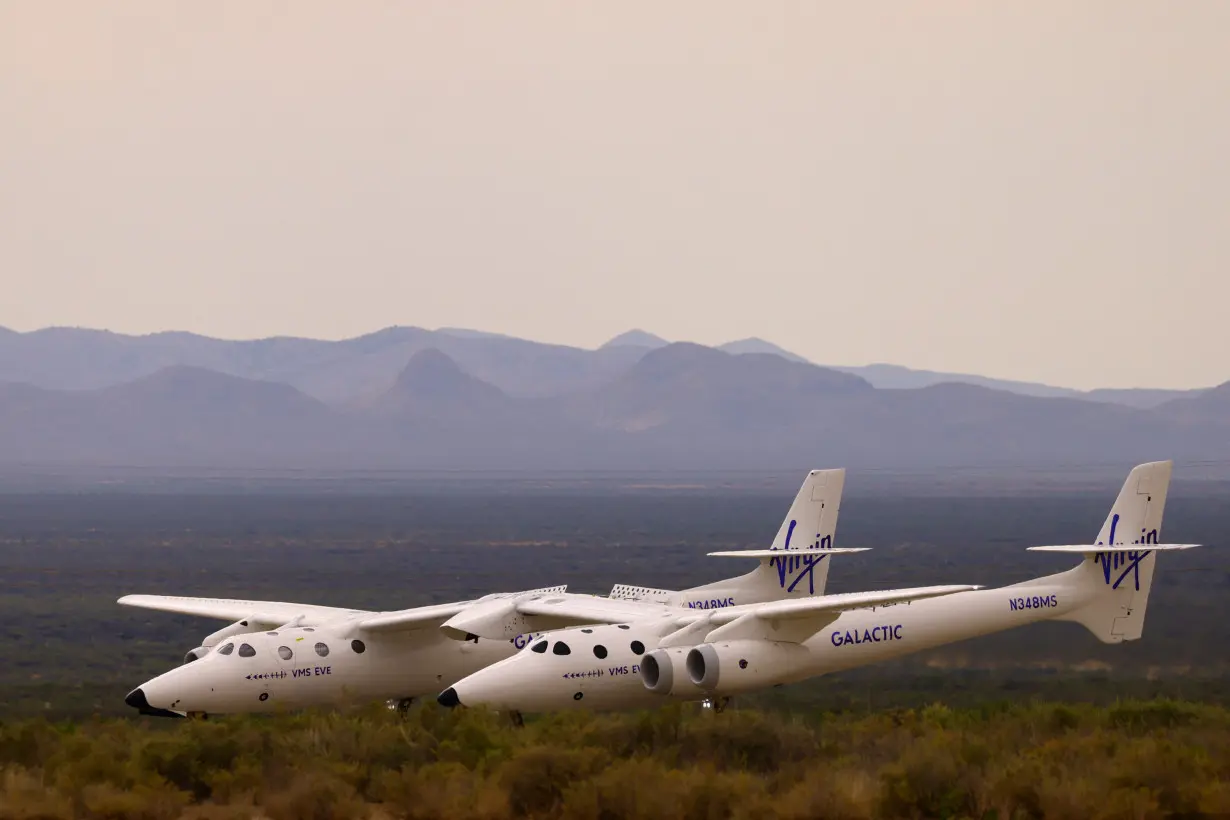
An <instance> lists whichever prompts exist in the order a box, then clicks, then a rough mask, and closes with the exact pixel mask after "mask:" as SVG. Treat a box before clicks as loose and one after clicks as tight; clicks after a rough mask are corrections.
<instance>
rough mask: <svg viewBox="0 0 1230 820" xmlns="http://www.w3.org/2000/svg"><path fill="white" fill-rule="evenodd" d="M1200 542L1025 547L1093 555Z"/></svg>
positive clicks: (1174, 547)
mask: <svg viewBox="0 0 1230 820" xmlns="http://www.w3.org/2000/svg"><path fill="white" fill-rule="evenodd" d="M1198 546H1200V544H1111V545H1110V546H1106V545H1105V544H1061V545H1058V546H1050V547H1027V549H1028V550H1029V551H1030V552H1066V553H1074V554H1077V555H1093V554H1094V553H1097V552H1139V551H1140V550H1189V549H1193V548H1194V547H1198Z"/></svg>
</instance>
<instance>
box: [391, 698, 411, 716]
mask: <svg viewBox="0 0 1230 820" xmlns="http://www.w3.org/2000/svg"><path fill="white" fill-rule="evenodd" d="M385 705H387V706H388V707H389V711H390V712H397V714H399V715H403V716H404V715H405V714H406V712H409V711H410V707H411V706H413V705H414V698H401V699H400V700H390V701H386V704H385Z"/></svg>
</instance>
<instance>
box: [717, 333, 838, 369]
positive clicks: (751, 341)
mask: <svg viewBox="0 0 1230 820" xmlns="http://www.w3.org/2000/svg"><path fill="white" fill-rule="evenodd" d="M718 350H724V351H726V352H727V353H736V354H743V353H769V354H772V355H774V356H781V357H782V358H783V359H787V360H789V361H792V362H806V361H807V359H805V358H803V357H802V356H800V355H798V354H797V353H791V352H790V351H789V350H786V349H785V348H784V347H779V346H777V345H775V344H773V343H772V342H766V341H765V340H764V339H757V338H756V337H754V336H753V337H751V338H748V339H740V340H738V341H737V342H727V343H726V344H723V345H718ZM834 369H837V368H834Z"/></svg>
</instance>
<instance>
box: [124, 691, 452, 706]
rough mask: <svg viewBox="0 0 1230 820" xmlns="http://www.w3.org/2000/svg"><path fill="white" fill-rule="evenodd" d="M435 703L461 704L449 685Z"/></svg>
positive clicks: (443, 704)
mask: <svg viewBox="0 0 1230 820" xmlns="http://www.w3.org/2000/svg"><path fill="white" fill-rule="evenodd" d="M137 691H138V692H139V691H141V690H140V689H138V690H137ZM436 703H438V704H440V705H441V706H444V707H447V708H449V709H452V708H453V707H454V706H460V705H461V698H459V697H457V690H456V689H454V688H453V687H451V686H450V687H449V688H447V689H445V690H444V691H443V692H441V693H440V696H439V697H438V698H436Z"/></svg>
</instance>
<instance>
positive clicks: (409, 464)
mask: <svg viewBox="0 0 1230 820" xmlns="http://www.w3.org/2000/svg"><path fill="white" fill-rule="evenodd" d="M422 333H428V334H429V333H430V332H428V331H414V330H413V329H402V330H397V331H391V332H389V333H388V336H389V338H388V339H384V340H371V339H362V340H352V344H354V345H361V346H364V347H365V348H366V349H367V351H368V352H369V353H371V354H378V355H382V356H386V355H391V354H389V353H388V352H387V351H388V349H389V348H390V347H392V348H393V349H397V348H398V346H399V345H401V344H404V343H405V342H407V340H409V341H412V342H414V343H417V342H418V341H419V339H420V336H419V334H422ZM429 338H435V339H438V338H440V337H439V336H429ZM464 341H467V342H474V343H481V342H483V341H485V340H464ZM523 344H529V343H523ZM514 352H515V351H514ZM488 361H489V360H488ZM512 361H514V362H516V361H517V359H515V358H514V359H513V360H512ZM520 361H522V362H526V361H533V358H532V357H523V358H522V359H521V360H520ZM1228 419H1230V385H1223V386H1222V387H1219V388H1217V389H1215V390H1211V391H1208V392H1207V393H1205V394H1202V395H1198V396H1192V397H1188V398H1184V399H1177V400H1173V401H1171V402H1168V403H1166V404H1165V405H1163V406H1161V407H1159V408H1156V409H1140V408H1132V407H1124V406H1120V405H1114V404H1108V403H1102V402H1092V401H1086V400H1081V399H1073V398H1064V397H1059V398H1052V397H1031V396H1021V395H1018V394H1015V393H1011V392H1007V391H1003V390H994V389H990V388H985V387H979V386H976V385H968V384H956V383H946V384H938V385H931V386H928V387H925V388H919V389H895V390H884V389H876V388H875V387H873V386H872V385H871V384H869V383H868V382H867V381H866V380H864V379H862V378H859V377H858V376H855V375H853V374H850V373H845V372H841V371H839V370H834V369H831V368H823V367H818V366H816V365H812V364H807V363H802V362H794V361H789V360H787V359H785V358H783V357H781V356H778V355H775V354H765V353H747V354H738V355H734V354H729V353H726V352H724V351H720V350H715V349H712V348H707V347H703V346H700V345H695V344H687V343H676V344H670V345H667V346H665V347H662V348H659V349H656V350H652V351H648V352H645V353H644V354H643V355H641V356H640V357H639V358H637V359H636V360H635V361H633V362H632V363H631V364H629V365H627V366H626V367H625V368H623V370H622V371H621V372H620V373H619V374H618V375H616V376H614V377H613V378H610V379H609V380H607V381H605V382H601V383H598V384H596V385H595V386H592V387H590V388H588V389H585V390H580V391H576V392H573V393H570V394H568V395H565V396H562V397H542V396H538V397H535V396H524V395H522V396H516V395H510V394H509V393H507V392H506V391H504V390H502V389H500V388H499V387H497V386H495V385H493V384H491V383H489V382H487V381H486V380H484V379H482V378H480V377H478V376H477V375H475V374H474V373H472V372H471V371H469V370H468V369H467V368H466V367H465V366H464V365H463V363H462V362H460V361H458V360H456V359H454V358H453V357H452V356H450V355H449V354H447V353H445V352H444V351H442V350H440V349H437V348H434V347H433V348H424V349H417V350H415V351H414V352H413V353H411V354H410V355H409V356H407V358H406V360H405V361H404V362H403V363H402V366H401V367H400V368H399V371H398V373H397V375H396V376H395V377H394V379H393V380H392V382H391V383H390V384H389V385H388V386H387V387H386V388H385V389H384V390H382V391H379V392H377V393H374V394H373V395H372V397H371V398H370V400H368V401H366V402H358V403H353V404H351V405H349V406H347V407H344V408H343V407H331V406H329V405H326V404H324V403H322V402H320V401H317V400H316V399H313V398H311V397H309V396H307V395H305V394H304V393H302V392H300V391H299V390H297V389H295V388H294V387H291V386H289V385H286V384H278V383H273V382H266V381H259V380H252V379H245V378H240V377H236V376H232V375H228V374H223V373H218V372H216V371H211V370H207V369H203V368H199V367H188V366H181V365H176V366H172V367H168V368H163V369H161V370H159V371H157V372H156V373H153V374H151V375H148V376H143V377H141V378H139V379H136V380H133V381H130V382H127V383H125V384H120V385H113V386H109V387H105V388H98V389H94V390H75V391H69V390H49V389H46V388H41V387H37V386H33V385H28V384H2V385H0V469H3V468H4V467H5V466H6V465H9V466H11V465H15V464H21V465H31V464H34V465H51V466H55V467H57V468H65V467H71V466H73V465H86V466H100V465H101V466H107V465H111V466H117V465H118V466H136V467H139V466H152V467H176V468H181V469H197V468H201V469H207V468H213V467H228V468H243V469H286V468H291V469H325V470H336V469H388V468H394V469H399V470H407V469H410V470H415V469H418V470H424V469H431V470H452V469H495V470H513V471H516V470H536V469H555V470H575V471H586V470H612V469H614V470H689V469H698V470H710V469H714V470H749V469H751V470H765V469H777V470H780V469H801V468H805V467H808V466H815V465H832V464H839V465H845V466H849V467H853V468H864V469H872V468H875V469H880V470H910V469H918V468H927V467H935V466H945V465H966V466H969V465H973V466H983V467H1002V468H1004V469H1012V470H1021V469H1029V468H1032V467H1047V466H1055V465H1071V464H1106V463H1114V464H1124V463H1128V462H1131V461H1142V460H1149V459H1156V458H1176V459H1179V460H1183V459H1189V460H1197V459H1199V460H1203V461H1206V462H1207V461H1215V460H1218V459H1223V460H1230V434H1227V420H1228Z"/></svg>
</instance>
